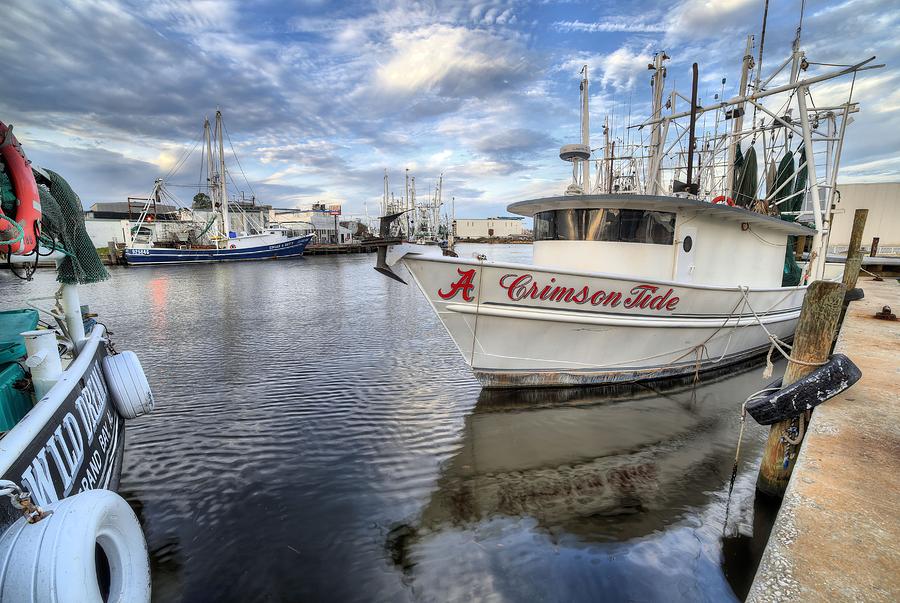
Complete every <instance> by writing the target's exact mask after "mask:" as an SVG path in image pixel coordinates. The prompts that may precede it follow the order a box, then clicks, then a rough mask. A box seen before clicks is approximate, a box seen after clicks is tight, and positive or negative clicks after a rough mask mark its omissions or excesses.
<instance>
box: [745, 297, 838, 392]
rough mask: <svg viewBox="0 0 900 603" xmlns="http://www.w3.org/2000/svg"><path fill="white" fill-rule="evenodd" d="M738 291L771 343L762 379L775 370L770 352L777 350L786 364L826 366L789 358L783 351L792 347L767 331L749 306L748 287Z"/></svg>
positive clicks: (769, 375) (823, 363)
mask: <svg viewBox="0 0 900 603" xmlns="http://www.w3.org/2000/svg"><path fill="white" fill-rule="evenodd" d="M738 289H739V290H740V292H741V295H743V296H744V301H745V302H746V303H747V307H748V308H750V312H751V313H752V314H753V318H755V319H756V322H757V324H759V326H760V327H762V330H763V331H765V332H766V336H768V338H769V341H770V342H772V345H771V347H769V353H768V354H767V355H766V368H765V370H764V371H763V379H768V378H769V377H771V376H772V371H774V370H775V365H774V364H773V362H772V352H774V351H775V350H778V352H779V353H780V354H781V355H782V356H784V359H785V360H787V361H788V362H793V363H795V364H799V365H801V366H824V365H826V364H828V362H827V361H825V362H807V361H805V360H799V359H797V358H794V357H793V356H791V355H790V352H789V351H788V352H785V349H787V350H791V349H792V348H793V346H791V345H790V344H787V343H785V342H783V341H781V339H780V338H779V337H778V335H775V334H774V333H772V332H771V331H769V329H767V328H766V325H764V324H763V322H762V319H761V318H760V317H759V315H758V314H757V313H756V310H754V309H753V305H751V304H750V297H749V296H748V295H747V293H748V292H749V291H750V287H747V286H745V285H741V286H740V287H738Z"/></svg>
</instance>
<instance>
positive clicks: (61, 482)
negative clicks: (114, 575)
mask: <svg viewBox="0 0 900 603" xmlns="http://www.w3.org/2000/svg"><path fill="white" fill-rule="evenodd" d="M98 360H99V356H98ZM84 382H85V386H84V388H83V389H82V390H81V391H80V392H78V393H77V397H76V398H75V399H74V400H73V401H70V402H67V403H66V404H65V406H64V408H62V409H60V410H61V411H63V412H64V413H65V414H63V416H62V419H61V420H60V421H59V423H58V424H57V425H56V427H55V428H52V429H53V431H52V433H50V435H49V437H48V438H47V440H46V441H45V443H44V445H43V447H42V448H41V449H40V450H39V451H38V452H37V453H32V454H34V455H35V456H34V457H33V460H32V461H31V462H30V464H28V465H27V467H26V468H25V469H24V471H23V472H22V482H23V485H24V487H25V488H27V489H28V490H29V491H30V492H31V493H32V496H33V498H34V501H35V502H36V503H37V504H38V505H47V504H49V503H52V502H56V501H58V500H59V499H60V498H64V497H66V496H69V495H70V494H72V493H73V490H74V489H75V488H76V486H77V488H78V491H79V492H80V491H82V490H88V489H91V488H96V487H101V488H102V487H105V486H107V485H108V484H109V477H110V476H111V466H112V465H113V464H114V462H115V454H116V447H117V444H118V436H119V430H120V424H119V421H120V417H119V414H118V413H117V412H116V411H115V410H114V409H113V408H112V407H111V406H110V405H109V392H108V390H107V388H106V383H105V382H104V381H103V375H102V372H101V369H100V363H99V361H98V362H95V363H94V365H93V367H92V368H91V369H90V370H89V373H88V376H87V378H86V379H85V381H84ZM48 428H49V426H48ZM45 433H46V432H45ZM95 440H96V443H95ZM85 457H87V458H85Z"/></svg>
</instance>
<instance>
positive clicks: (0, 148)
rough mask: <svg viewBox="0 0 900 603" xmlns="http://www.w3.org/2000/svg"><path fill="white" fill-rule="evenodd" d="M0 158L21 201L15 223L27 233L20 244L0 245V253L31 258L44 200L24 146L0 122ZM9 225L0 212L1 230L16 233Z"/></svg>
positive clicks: (7, 219)
mask: <svg viewBox="0 0 900 603" xmlns="http://www.w3.org/2000/svg"><path fill="white" fill-rule="evenodd" d="M0 158H2V159H3V162H4V163H5V164H6V174H7V175H8V176H9V179H10V180H11V181H12V185H13V191H14V192H15V194H16V198H17V199H18V200H19V205H18V207H17V208H16V218H15V219H16V222H18V224H19V226H21V227H22V230H23V231H24V232H25V236H24V238H23V239H22V240H21V241H18V242H16V243H12V244H9V245H0V252H2V253H14V254H16V255H28V254H30V253H31V252H32V251H34V250H35V248H36V247H37V237H38V236H39V235H40V229H41V196H40V194H38V187H37V182H35V180H34V174H33V173H32V171H31V165H30V164H29V161H28V158H27V157H25V152H24V151H22V145H20V144H19V141H18V140H16V137H15V135H14V134H13V133H12V126H7V125H6V124H4V123H3V122H2V121H0ZM9 222H10V220H9V218H8V217H6V216H5V215H3V211H2V210H0V230H7V229H12V230H13V231H14V232H15V231H17V230H18V229H17V228H16V227H15V226H13V225H12V224H10V223H9ZM4 225H5V226H6V228H5V229H4V228H3V226H4Z"/></svg>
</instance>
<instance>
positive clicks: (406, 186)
mask: <svg viewBox="0 0 900 603" xmlns="http://www.w3.org/2000/svg"><path fill="white" fill-rule="evenodd" d="M403 211H404V213H406V212H408V211H409V168H406V177H405V180H404V183H403ZM409 219H410V216H409V214H408V213H406V217H405V218H404V219H403V221H404V222H405V223H406V238H407V239H409V230H410V229H409Z"/></svg>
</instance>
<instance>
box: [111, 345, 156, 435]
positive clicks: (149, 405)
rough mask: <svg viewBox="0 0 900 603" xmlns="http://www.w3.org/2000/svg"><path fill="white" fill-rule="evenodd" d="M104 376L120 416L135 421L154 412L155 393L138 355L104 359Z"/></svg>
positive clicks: (127, 354) (131, 353)
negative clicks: (151, 389) (151, 388)
mask: <svg viewBox="0 0 900 603" xmlns="http://www.w3.org/2000/svg"><path fill="white" fill-rule="evenodd" d="M103 376H104V377H106V385H107V387H108V388H109V393H110V396H112V400H113V404H114V405H115V407H116V410H117V411H119V414H120V415H122V416H123V417H125V418H126V419H134V418H136V417H140V416H141V415H145V414H147V413H150V412H153V407H154V406H155V403H154V401H153V392H152V391H150V384H149V383H148V382H147V376H146V375H145V374H144V369H143V368H142V367H141V361H140V360H138V357H137V354H135V353H134V352H122V353H121V354H116V355H115V356H107V357H106V358H104V359H103Z"/></svg>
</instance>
